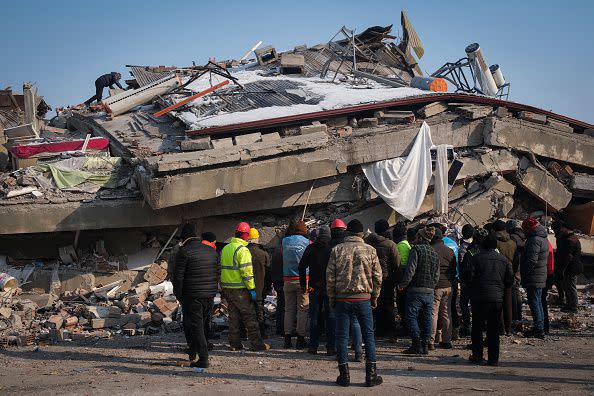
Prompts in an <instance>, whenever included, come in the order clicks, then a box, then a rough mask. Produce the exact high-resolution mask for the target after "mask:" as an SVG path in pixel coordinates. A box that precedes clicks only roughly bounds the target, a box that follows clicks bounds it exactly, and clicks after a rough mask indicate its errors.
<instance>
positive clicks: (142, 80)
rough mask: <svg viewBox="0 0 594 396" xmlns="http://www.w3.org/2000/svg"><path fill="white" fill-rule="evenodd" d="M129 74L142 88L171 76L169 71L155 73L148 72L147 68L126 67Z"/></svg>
mask: <svg viewBox="0 0 594 396" xmlns="http://www.w3.org/2000/svg"><path fill="white" fill-rule="evenodd" d="M128 68H129V69H130V72H131V73H132V75H133V76H134V78H135V79H136V81H137V82H138V85H140V86H141V87H144V86H145V85H149V84H151V83H153V82H155V81H158V80H160V79H162V78H163V77H165V76H167V75H168V74H171V72H170V71H164V72H155V71H150V70H148V66H128Z"/></svg>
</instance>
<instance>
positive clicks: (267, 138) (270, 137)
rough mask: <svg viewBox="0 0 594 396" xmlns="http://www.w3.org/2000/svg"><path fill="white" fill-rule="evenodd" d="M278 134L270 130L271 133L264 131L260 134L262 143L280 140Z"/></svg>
mask: <svg viewBox="0 0 594 396" xmlns="http://www.w3.org/2000/svg"><path fill="white" fill-rule="evenodd" d="M280 139H281V137H280V134H279V133H278V132H272V133H264V134H262V142H264V143H268V142H275V141H277V140H280Z"/></svg>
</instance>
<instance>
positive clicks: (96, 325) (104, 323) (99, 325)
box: [91, 318, 118, 329]
mask: <svg viewBox="0 0 594 396" xmlns="http://www.w3.org/2000/svg"><path fill="white" fill-rule="evenodd" d="M117 326H118V319H116V318H105V319H93V320H91V327H93V329H104V328H106V327H117Z"/></svg>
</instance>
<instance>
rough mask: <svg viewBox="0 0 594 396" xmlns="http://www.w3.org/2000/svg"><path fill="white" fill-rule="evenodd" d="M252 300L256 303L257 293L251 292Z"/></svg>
mask: <svg viewBox="0 0 594 396" xmlns="http://www.w3.org/2000/svg"><path fill="white" fill-rule="evenodd" d="M250 300H252V301H256V291H255V290H250Z"/></svg>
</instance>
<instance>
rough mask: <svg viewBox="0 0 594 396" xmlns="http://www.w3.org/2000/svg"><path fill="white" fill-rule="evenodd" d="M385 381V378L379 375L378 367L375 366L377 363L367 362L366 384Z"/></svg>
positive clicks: (371, 384) (372, 384) (368, 385)
mask: <svg viewBox="0 0 594 396" xmlns="http://www.w3.org/2000/svg"><path fill="white" fill-rule="evenodd" d="M382 382H384V379H383V378H382V377H380V376H379V375H377V368H376V367H375V363H372V362H366V363H365V385H366V386H367V387H372V386H376V385H379V384H381V383H382Z"/></svg>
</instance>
